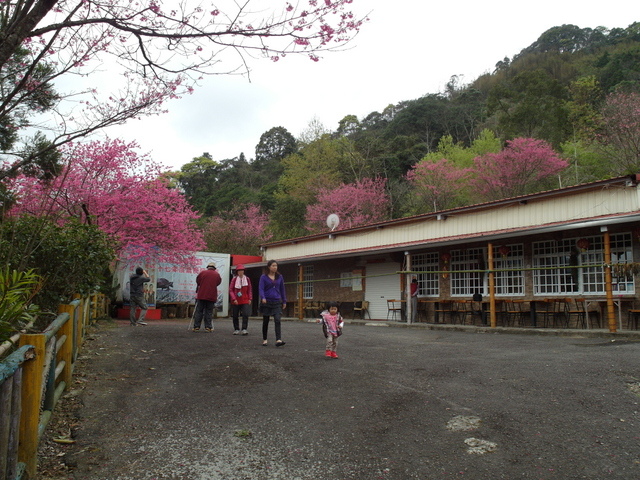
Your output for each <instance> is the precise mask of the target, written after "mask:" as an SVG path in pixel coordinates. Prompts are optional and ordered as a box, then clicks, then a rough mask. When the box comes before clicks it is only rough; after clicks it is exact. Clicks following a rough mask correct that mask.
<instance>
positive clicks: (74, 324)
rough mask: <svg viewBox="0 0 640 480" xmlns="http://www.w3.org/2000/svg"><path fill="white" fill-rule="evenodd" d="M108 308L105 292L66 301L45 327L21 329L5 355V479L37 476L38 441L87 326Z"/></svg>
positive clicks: (1, 407) (0, 421)
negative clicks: (13, 347) (31, 330)
mask: <svg viewBox="0 0 640 480" xmlns="http://www.w3.org/2000/svg"><path fill="white" fill-rule="evenodd" d="M107 313H108V301H107V299H106V297H105V296H104V295H100V294H95V295H91V296H89V297H86V298H84V299H76V300H74V301H72V302H71V303H69V304H65V305H60V307H59V308H58V316H57V317H56V319H55V320H54V321H53V322H52V323H51V324H49V326H47V328H45V330H44V331H43V332H42V333H34V334H26V333H25V334H20V335H19V337H18V338H17V344H18V346H19V348H18V349H17V350H16V351H15V352H13V353H11V354H10V355H8V356H7V357H6V358H5V359H3V360H2V361H0V480H22V479H28V478H33V477H35V474H36V469H37V464H38V443H39V442H40V438H41V437H42V435H43V433H44V431H45V428H46V427H47V424H48V423H49V420H50V419H51V415H52V413H53V410H54V408H55V406H56V404H57V403H58V401H59V400H60V397H61V396H62V393H63V392H64V391H65V389H66V388H67V387H68V386H69V385H70V384H71V379H72V376H73V370H74V366H75V362H76V359H77V358H78V352H79V351H80V348H81V347H82V343H83V341H84V337H85V331H86V327H87V326H88V325H90V324H91V322H92V321H93V320H94V319H96V318H99V317H101V316H106V315H107Z"/></svg>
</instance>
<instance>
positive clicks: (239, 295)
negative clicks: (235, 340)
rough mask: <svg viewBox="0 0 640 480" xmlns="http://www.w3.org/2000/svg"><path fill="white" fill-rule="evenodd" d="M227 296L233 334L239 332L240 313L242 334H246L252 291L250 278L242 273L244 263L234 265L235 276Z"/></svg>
mask: <svg viewBox="0 0 640 480" xmlns="http://www.w3.org/2000/svg"><path fill="white" fill-rule="evenodd" d="M229 296H230V297H231V312H232V313H231V316H232V317H233V334H234V335H238V334H239V333H240V322H239V317H240V315H242V335H246V334H247V327H248V326H249V315H250V314H251V300H252V299H253V292H252V289H251V280H249V277H247V276H246V275H245V274H244V265H238V266H237V267H236V276H235V277H233V278H232V279H231V283H230V284H229Z"/></svg>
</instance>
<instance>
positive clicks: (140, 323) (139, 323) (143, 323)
mask: <svg viewBox="0 0 640 480" xmlns="http://www.w3.org/2000/svg"><path fill="white" fill-rule="evenodd" d="M146 324H147V322H138V325H146Z"/></svg>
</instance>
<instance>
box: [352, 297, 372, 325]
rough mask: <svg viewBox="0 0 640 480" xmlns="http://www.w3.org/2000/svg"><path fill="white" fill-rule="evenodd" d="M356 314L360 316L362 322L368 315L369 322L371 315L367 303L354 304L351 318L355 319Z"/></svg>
mask: <svg viewBox="0 0 640 480" xmlns="http://www.w3.org/2000/svg"><path fill="white" fill-rule="evenodd" d="M356 314H358V315H360V318H361V319H362V320H364V319H365V318H366V316H367V315H369V320H371V314H370V313H369V302H367V301H366V300H365V301H362V302H355V303H354V305H353V317H352V318H354V319H355V318H356Z"/></svg>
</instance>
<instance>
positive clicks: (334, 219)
mask: <svg viewBox="0 0 640 480" xmlns="http://www.w3.org/2000/svg"><path fill="white" fill-rule="evenodd" d="M338 225H340V218H338V215H336V214H335V213H332V214H331V215H329V216H328V217H327V227H329V228H330V229H331V231H332V232H333V231H334V230H335V229H336V227H337V226H338Z"/></svg>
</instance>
